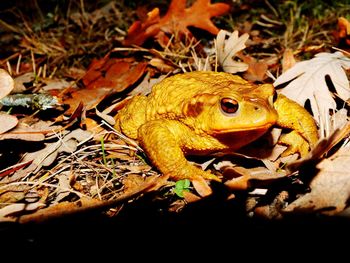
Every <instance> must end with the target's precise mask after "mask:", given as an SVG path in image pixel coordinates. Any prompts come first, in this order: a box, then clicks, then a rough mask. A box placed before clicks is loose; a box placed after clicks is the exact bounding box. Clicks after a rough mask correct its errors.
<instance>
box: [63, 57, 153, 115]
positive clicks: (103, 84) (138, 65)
mask: <svg viewBox="0 0 350 263" xmlns="http://www.w3.org/2000/svg"><path fill="white" fill-rule="evenodd" d="M146 66H147V63H145V62H136V61H135V60H134V59H132V58H123V59H118V58H109V57H108V56H106V57H105V58H103V59H100V60H95V61H93V62H92V63H91V65H90V67H89V69H88V70H87V72H86V74H85V76H84V77H83V78H82V82H83V84H84V88H80V89H76V88H72V87H70V88H68V89H66V90H65V91H64V92H63V93H62V94H61V95H60V98H61V100H62V103H63V104H67V105H69V106H70V108H69V109H68V110H67V111H66V112H65V115H71V114H72V112H73V111H74V110H75V109H76V108H77V107H78V105H79V104H80V103H81V102H83V104H84V106H85V109H86V110H90V109H92V108H94V107H96V106H97V105H98V104H99V103H100V102H101V101H102V100H103V99H104V98H105V97H107V96H108V95H112V94H114V93H117V92H121V91H123V90H125V89H126V88H128V87H130V86H131V85H133V84H134V83H135V82H136V81H138V80H139V79H140V78H141V76H142V75H143V74H144V72H145V70H146Z"/></svg>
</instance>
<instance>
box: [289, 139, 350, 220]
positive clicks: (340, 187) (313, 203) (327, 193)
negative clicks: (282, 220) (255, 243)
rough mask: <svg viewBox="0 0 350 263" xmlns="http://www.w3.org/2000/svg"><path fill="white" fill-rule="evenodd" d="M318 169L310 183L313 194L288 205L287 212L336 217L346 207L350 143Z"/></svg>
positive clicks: (348, 186) (324, 160) (349, 174)
mask: <svg viewBox="0 0 350 263" xmlns="http://www.w3.org/2000/svg"><path fill="white" fill-rule="evenodd" d="M316 168H317V169H319V172H318V173H317V175H316V176H315V177H314V178H313V180H312V181H311V183H310V188H311V192H310V193H307V194H305V195H304V196H302V197H300V198H298V199H296V200H295V201H294V202H292V203H291V204H290V205H288V206H287V207H286V208H285V209H284V211H285V212H298V211H304V212H314V211H321V212H322V213H325V214H328V215H334V214H336V213H338V212H340V211H342V210H343V209H344V208H345V207H346V205H347V201H348V200H349V197H350V173H349V170H350V143H347V144H346V145H345V146H344V147H341V148H340V149H339V150H338V151H337V152H336V153H335V154H334V155H333V156H331V157H329V158H326V159H323V160H322V161H321V162H320V163H319V164H318V165H317V166H316Z"/></svg>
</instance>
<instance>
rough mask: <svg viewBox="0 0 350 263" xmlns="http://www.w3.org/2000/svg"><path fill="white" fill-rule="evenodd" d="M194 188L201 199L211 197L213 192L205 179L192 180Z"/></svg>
mask: <svg viewBox="0 0 350 263" xmlns="http://www.w3.org/2000/svg"><path fill="white" fill-rule="evenodd" d="M191 182H192V185H193V188H194V189H195V190H196V191H197V193H198V194H199V195H200V196H201V197H205V196H208V195H211V194H212V193H213V191H212V190H211V188H210V186H209V185H208V182H207V181H206V180H205V179H204V178H203V177H198V178H194V179H192V180H191Z"/></svg>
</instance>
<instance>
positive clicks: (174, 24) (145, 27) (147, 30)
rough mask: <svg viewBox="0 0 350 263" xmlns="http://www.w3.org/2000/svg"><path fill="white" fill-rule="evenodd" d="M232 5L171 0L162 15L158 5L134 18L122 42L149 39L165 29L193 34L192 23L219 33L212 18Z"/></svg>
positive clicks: (130, 42) (208, 0)
mask: <svg viewBox="0 0 350 263" xmlns="http://www.w3.org/2000/svg"><path fill="white" fill-rule="evenodd" d="M229 9H230V6H229V5H227V4H225V3H215V4H211V3H210V0H197V1H195V2H194V3H193V4H192V6H190V7H188V8H186V0H172V1H171V3H170V6H169V9H168V11H167V13H166V14H165V15H164V16H163V17H160V15H159V9H158V8H155V9H153V10H152V11H150V12H149V13H148V15H147V19H146V20H145V21H143V22H141V21H136V22H134V23H133V24H132V25H131V26H130V28H129V30H128V35H127V36H126V38H125V40H124V42H123V44H124V45H125V46H129V45H133V44H134V45H142V44H143V43H144V42H145V41H146V40H147V39H149V38H151V37H155V38H157V36H158V35H159V36H161V35H162V34H164V33H169V34H178V35H180V36H181V35H187V36H192V34H191V32H190V31H189V30H188V27H189V26H193V27H196V28H200V29H203V30H206V31H208V32H209V33H212V34H214V35H216V34H217V33H218V32H219V29H218V28H217V27H216V26H215V25H214V24H213V22H212V21H211V20H210V19H211V18H212V17H214V16H220V15H223V14H225V13H227V12H228V11H229ZM162 39H164V38H162ZM163 41H164V40H163ZM163 41H162V42H163ZM162 44H166V43H162Z"/></svg>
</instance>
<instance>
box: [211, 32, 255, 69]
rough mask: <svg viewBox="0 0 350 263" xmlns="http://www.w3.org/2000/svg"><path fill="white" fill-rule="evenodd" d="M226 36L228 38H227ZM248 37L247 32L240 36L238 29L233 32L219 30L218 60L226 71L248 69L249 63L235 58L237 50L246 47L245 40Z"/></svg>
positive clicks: (217, 41)
mask: <svg viewBox="0 0 350 263" xmlns="http://www.w3.org/2000/svg"><path fill="white" fill-rule="evenodd" d="M226 37H228V38H227V39H226ZM248 38H249V35H248V34H247V33H244V34H243V35H241V36H240V37H238V31H237V30H236V31H234V32H232V33H230V32H228V31H225V30H220V31H219V33H218V35H217V37H216V54H217V59H218V62H219V64H220V66H221V67H222V69H223V70H224V71H225V72H229V73H237V72H242V71H246V70H247V69H248V64H246V63H244V62H239V61H236V60H234V59H233V57H234V56H236V54H237V52H239V51H241V50H242V49H244V48H245V47H246V46H245V42H246V41H247V40H248Z"/></svg>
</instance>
